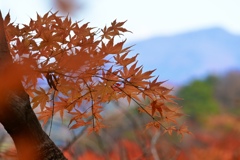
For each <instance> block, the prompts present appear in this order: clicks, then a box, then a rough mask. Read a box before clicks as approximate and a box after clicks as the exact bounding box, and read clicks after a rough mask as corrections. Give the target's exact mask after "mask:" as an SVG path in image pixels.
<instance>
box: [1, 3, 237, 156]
mask: <svg viewBox="0 0 240 160" xmlns="http://www.w3.org/2000/svg"><path fill="white" fill-rule="evenodd" d="M239 6H240V1H238V0H231V1H227V0H211V1H209V0H201V1H197V0H196V1H192V0H181V1H178V0H168V1H164V0H149V1H140V2H139V0H138V1H137V0H131V1H127V0H89V1H83V0H51V1H49V0H35V1H31V0H22V1H21V2H16V1H15V0H8V1H4V0H0V9H1V11H2V14H3V16H5V15H6V14H7V13H8V12H9V11H10V15H11V20H12V21H14V22H15V23H28V22H29V19H30V18H33V19H34V18H36V13H39V14H40V15H43V14H44V13H46V12H48V11H49V10H52V11H56V10H59V9H60V14H62V15H67V14H69V15H70V16H71V17H72V19H73V20H75V21H79V20H82V23H85V22H90V26H93V27H100V28H102V27H104V26H105V25H109V24H110V23H111V22H112V21H113V20H115V19H117V20H118V21H125V20H127V22H126V25H125V27H126V28H127V29H128V30H131V31H132V32H133V33H128V34H126V35H125V38H127V39H128V40H127V45H133V44H135V46H133V48H132V55H135V54H136V53H140V54H139V56H138V59H139V64H141V65H143V66H144V69H145V70H151V69H155V68H156V69H157V70H156V72H155V75H156V76H158V75H159V79H160V80H168V81H167V82H166V85H168V86H169V87H174V93H173V94H175V95H177V96H178V97H180V98H183V100H181V101H178V103H179V104H180V105H181V106H183V110H184V112H185V113H186V114H187V116H186V119H185V120H184V121H185V123H186V124H187V125H188V126H189V129H190V131H192V132H193V136H185V137H184V139H183V140H181V141H180V140H179V137H178V136H177V135H173V136H168V135H162V134H161V133H160V132H153V131H145V129H144V124H146V122H147V121H148V120H149V119H148V118H147V117H145V116H143V115H141V116H139V115H138V114H137V110H136V108H135V107H134V106H131V107H129V108H126V107H123V108H121V107H118V109H116V111H114V114H111V115H112V116H106V119H107V120H106V122H108V121H110V122H111V123H110V124H109V125H111V126H112V127H111V128H109V129H104V130H103V131H102V132H101V133H100V134H99V135H90V136H87V135H86V134H85V132H84V131H85V128H81V129H79V130H74V131H68V128H67V124H68V123H67V120H66V124H65V122H63V124H61V122H60V124H59V122H58V121H57V119H55V123H54V124H55V125H54V127H53V131H52V134H51V138H53V139H54V141H55V142H56V143H57V145H58V146H60V147H61V148H63V149H64V151H65V154H66V155H67V156H69V157H70V159H77V158H76V157H78V158H79V157H80V158H81V159H84V160H85V159H86V160H87V159H94V158H96V157H97V158H98V159H101V158H102V159H154V160H158V159H161V160H162V159H166V160H169V159H184V160H186V159H191V160H192V159H211V160H212V159H224V160H225V159H240V155H239V154H240V152H239V151H240V133H239V132H240V129H239V128H240V123H239V120H240V116H239V114H240V109H239V107H240V63H239V62H240V47H239V44H240V23H239V20H240V10H239ZM110 105H112V106H123V105H121V104H118V103H112V104H110ZM106 115H108V114H106ZM116 117H117V118H116ZM45 129H46V130H47V131H48V130H49V128H48V126H46V128H45ZM60 130H61V132H62V133H63V134H61V135H59V131H60ZM1 137H2V138H1V139H0V140H1V142H2V143H0V144H1V146H0V150H1V151H2V153H3V151H4V152H5V151H9V150H8V148H9V147H10V146H11V144H10V143H11V141H10V140H8V139H7V138H6V133H5V132H1ZM5 153H6V152H5ZM7 153H8V154H9V156H10V155H11V154H12V151H9V152H7ZM94 156H95V157H94Z"/></svg>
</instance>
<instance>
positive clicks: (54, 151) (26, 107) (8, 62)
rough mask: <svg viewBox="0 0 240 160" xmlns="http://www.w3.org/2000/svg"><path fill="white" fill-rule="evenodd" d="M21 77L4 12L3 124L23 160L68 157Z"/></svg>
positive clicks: (0, 56) (0, 40) (0, 34)
mask: <svg viewBox="0 0 240 160" xmlns="http://www.w3.org/2000/svg"><path fill="white" fill-rule="evenodd" d="M21 77H22V75H21V74H20V73H18V71H17V67H16V66H15V65H14V64H13V62H12V58H11V55H10V52H9V49H8V43H7V40H6V35H5V31H4V24H3V18H2V14H1V12H0V123H2V124H3V126H4V128H5V129H6V131H7V132H8V133H9V135H10V136H11V137H12V139H13V141H14V144H15V146H16V149H17V152H18V157H19V159H20V160H53V159H56V160H65V159H66V158H65V157H64V156H63V154H62V152H61V151H60V150H59V149H58V147H57V146H56V145H55V144H54V143H53V141H52V140H51V139H50V138H49V136H48V135H47V134H46V133H45V132H44V131H43V129H42V127H41V125H40V123H39V121H38V119H37V117H36V115H35V113H34V112H33V110H32V108H31V105H30V100H29V96H28V94H27V93H26V92H25V90H24V88H23V86H22V83H21Z"/></svg>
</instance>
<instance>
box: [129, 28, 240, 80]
mask: <svg viewBox="0 0 240 160" xmlns="http://www.w3.org/2000/svg"><path fill="white" fill-rule="evenodd" d="M132 44H136V45H135V46H134V47H133V48H132V50H133V51H132V53H131V54H132V55H133V54H135V53H140V55H139V56H138V60H139V65H140V64H143V65H144V68H145V70H149V69H154V68H157V71H156V73H155V74H156V75H159V79H160V80H169V82H171V83H173V84H184V83H186V82H188V81H189V80H191V79H193V78H201V77H203V76H206V75H208V74H212V73H216V74H219V73H224V72H227V71H229V70H232V69H240V36H239V35H233V34H230V33H228V32H227V31H225V30H223V29H221V28H210V29H203V30H198V31H193V32H189V33H184V34H179V35H175V36H168V37H154V38H151V39H147V40H143V41H135V42H132V43H131V44H130V45H132Z"/></svg>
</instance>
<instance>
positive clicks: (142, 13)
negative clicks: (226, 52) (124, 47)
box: [0, 0, 240, 40]
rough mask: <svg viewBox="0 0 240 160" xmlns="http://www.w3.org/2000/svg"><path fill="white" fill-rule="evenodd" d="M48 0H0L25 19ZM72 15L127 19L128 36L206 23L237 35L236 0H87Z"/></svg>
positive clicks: (95, 21)
mask: <svg viewBox="0 0 240 160" xmlns="http://www.w3.org/2000/svg"><path fill="white" fill-rule="evenodd" d="M48 1H49V0H20V1H17V0H0V9H1V10H2V12H3V15H5V14H6V13H7V12H8V10H9V9H10V10H11V15H12V19H13V20H16V22H19V23H22V22H23V23H27V22H28V20H29V17H33V18H34V17H35V15H36V14H35V13H36V12H38V13H40V14H44V13H45V12H47V11H48V10H50V9H51V8H52V6H51V4H49V3H48ZM79 1H82V3H85V8H84V10H82V12H80V13H79V14H78V15H79V16H76V17H75V19H77V20H82V19H84V22H88V21H89V22H91V23H90V25H91V26H97V27H103V26H105V25H106V24H110V22H111V21H113V20H114V19H118V20H119V21H124V20H128V22H127V23H126V28H127V29H129V30H131V31H133V34H127V35H126V37H127V38H128V39H129V40H136V39H138V40H139V39H144V38H150V37H152V36H158V35H173V34H178V33H182V32H187V31H191V30H198V29H201V28H208V27H222V28H224V29H226V30H228V31H229V32H232V33H235V34H239V35H240V9H239V6H240V1H239V0H148V1H147V0H88V1H87V2H84V0H79Z"/></svg>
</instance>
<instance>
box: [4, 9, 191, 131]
mask: <svg viewBox="0 0 240 160" xmlns="http://www.w3.org/2000/svg"><path fill="white" fill-rule="evenodd" d="M124 23H125V22H117V21H116V20H115V21H113V22H112V23H111V25H110V26H109V27H104V28H103V29H99V28H92V27H89V24H88V23H85V24H83V25H80V22H72V20H71V18H69V17H61V16H58V15H57V12H56V13H52V12H48V13H46V14H45V15H44V16H42V17H41V16H40V15H38V14H37V19H36V20H33V19H31V20H30V22H29V24H23V25H20V24H17V25H16V24H14V23H11V22H10V15H9V14H8V15H7V16H6V17H5V28H6V34H7V39H8V41H9V48H10V53H11V55H12V57H13V60H14V63H15V64H16V65H17V69H18V72H19V73H21V74H22V75H24V77H23V78H22V83H23V85H24V87H25V90H26V92H27V93H28V94H29V96H30V97H31V104H32V108H33V109H35V108H39V112H38V115H39V117H38V118H39V120H41V121H43V124H46V123H47V122H48V121H49V120H50V119H52V117H53V116H54V115H55V114H59V115H60V116H61V118H64V115H65V114H70V115H71V120H70V122H69V126H70V128H71V129H75V128H78V127H82V126H91V127H89V129H88V130H89V131H90V132H91V131H96V132H98V131H99V130H100V129H101V128H104V127H107V126H105V125H104V124H103V123H102V119H103V117H102V115H101V112H102V111H103V110H104V104H106V103H109V102H111V101H118V100H120V99H126V100H127V101H128V102H129V103H130V102H134V103H136V104H137V105H138V106H139V111H140V112H144V113H146V114H148V115H149V116H150V117H151V118H152V120H153V121H152V122H150V123H148V124H147V127H155V128H157V129H163V130H164V131H165V132H168V133H170V134H171V133H172V131H176V132H178V133H179V134H181V135H182V134H183V133H190V132H189V131H188V130H187V128H186V126H180V127H179V126H178V125H177V121H176V119H177V118H179V117H181V116H183V114H182V113H181V111H180V110H179V107H178V106H177V104H176V103H175V102H174V98H175V97H174V96H172V95H171V94H170V92H171V89H168V88H166V87H164V86H163V83H164V82H161V81H158V77H155V78H154V76H153V72H154V70H151V71H146V72H145V71H144V70H143V66H139V65H138V63H137V56H138V55H135V56H133V57H129V55H128V54H129V52H130V49H131V46H130V47H129V46H128V47H125V42H126V40H122V41H120V42H117V43H115V39H116V37H118V38H119V37H120V38H121V37H122V35H123V34H124V33H125V32H130V31H128V30H127V29H125V28H124V27H123V25H124ZM40 79H42V80H44V81H46V82H47V83H48V87H47V88H46V87H45V88H43V87H42V86H41V85H39V83H38V82H39V80H40Z"/></svg>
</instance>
